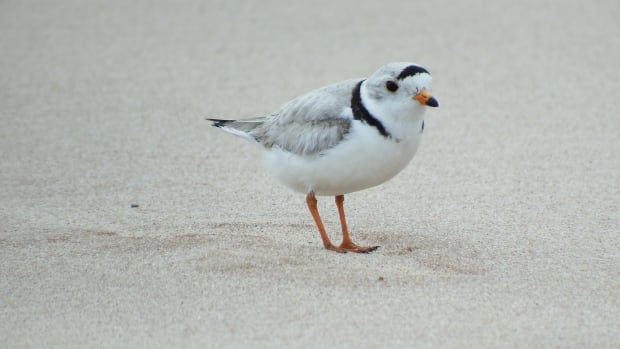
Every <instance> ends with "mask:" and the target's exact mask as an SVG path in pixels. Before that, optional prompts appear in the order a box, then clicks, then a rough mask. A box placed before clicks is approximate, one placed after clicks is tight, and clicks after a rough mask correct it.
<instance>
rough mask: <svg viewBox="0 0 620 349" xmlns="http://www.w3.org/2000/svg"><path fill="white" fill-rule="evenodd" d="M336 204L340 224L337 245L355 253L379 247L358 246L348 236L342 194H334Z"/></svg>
mask: <svg viewBox="0 0 620 349" xmlns="http://www.w3.org/2000/svg"><path fill="white" fill-rule="evenodd" d="M336 206H337V207H338V216H339V217H340V226H341V227H342V243H341V244H340V246H338V248H339V249H341V250H343V251H351V252H357V253H368V252H372V251H374V250H376V249H378V248H379V246H358V245H356V244H355V243H354V242H353V241H351V237H350V236H349V229H348V228H347V221H346V219H345V217H344V195H337V196H336Z"/></svg>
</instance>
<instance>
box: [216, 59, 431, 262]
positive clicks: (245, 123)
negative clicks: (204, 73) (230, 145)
mask: <svg viewBox="0 0 620 349" xmlns="http://www.w3.org/2000/svg"><path fill="white" fill-rule="evenodd" d="M430 90H431V75H430V73H429V72H428V71H427V70H426V69H424V68H423V67H422V66H420V65H418V64H415V63H390V64H387V65H384V66H383V67H381V68H379V70H377V71H376V72H375V73H373V74H372V75H371V76H370V77H369V78H368V79H353V80H346V81H342V82H338V83H335V84H332V85H328V86H325V87H322V88H319V89H317V90H314V91H311V92H309V93H307V94H304V95H302V96H299V97H297V98H295V99H293V100H292V101H290V102H288V103H286V104H285V105H284V106H282V107H281V108H280V110H278V111H276V112H274V113H272V114H271V115H269V116H265V117H258V118H253V119H241V120H222V119H207V120H210V121H212V122H213V126H215V127H218V128H220V129H222V130H224V131H226V132H229V133H232V134H234V135H237V136H240V137H242V138H245V139H247V140H249V141H251V142H252V143H254V144H256V145H257V146H258V147H259V148H260V149H261V150H262V151H263V155H264V164H265V168H266V169H267V171H268V172H269V173H270V174H271V175H273V176H274V177H276V178H277V179H278V180H279V181H280V182H282V183H283V184H285V185H286V186H287V187H289V188H292V189H293V190H295V191H298V192H301V193H303V194H306V203H307V205H308V208H309V209H310V213H311V214H312V218H313V219H314V222H315V223H316V226H317V228H318V230H319V233H320V234H321V239H322V240H323V245H324V246H325V248H326V249H328V250H332V251H337V252H347V251H350V252H362V253H364V252H370V251H373V250H375V249H377V248H378V246H358V245H356V244H355V243H353V242H352V241H351V238H350V236H349V231H348V229H347V223H346V220H345V215H344V207H343V202H344V194H348V193H351V192H355V191H358V190H362V189H366V188H370V187H374V186H376V185H379V184H381V183H383V182H385V181H387V180H389V179H390V178H392V177H394V176H395V175H396V174H397V173H399V172H400V171H401V170H402V169H403V168H404V167H405V166H406V165H407V164H408V163H409V161H410V160H411V159H412V158H413V156H414V154H415V152H416V150H417V149H418V145H419V143H420V137H421V135H422V131H424V112H425V110H426V107H427V106H429V107H437V106H438V105H439V103H438V102H437V100H436V99H435V98H434V97H433V96H432V95H431V94H430ZM316 195H331V196H335V199H336V206H337V207H338V215H339V218H340V225H341V227H342V243H341V244H340V245H338V246H336V245H334V244H332V243H331V241H330V240H329V237H328V236H327V233H326V231H325V227H324V226H323V222H322V221H321V217H320V216H319V211H318V209H317V200H316Z"/></svg>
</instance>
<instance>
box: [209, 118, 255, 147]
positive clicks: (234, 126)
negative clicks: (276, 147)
mask: <svg viewBox="0 0 620 349" xmlns="http://www.w3.org/2000/svg"><path fill="white" fill-rule="evenodd" d="M264 119H265V118H255V119H245V120H226V119H211V118H207V120H208V121H211V122H212V124H211V126H214V127H217V128H219V129H222V130H223V131H226V132H228V133H231V134H234V135H235V136H239V137H241V138H245V139H247V140H250V141H254V142H256V141H258V137H257V135H255V134H254V133H255V132H253V131H254V130H255V129H256V127H258V126H260V125H261V124H262V123H263V121H264Z"/></svg>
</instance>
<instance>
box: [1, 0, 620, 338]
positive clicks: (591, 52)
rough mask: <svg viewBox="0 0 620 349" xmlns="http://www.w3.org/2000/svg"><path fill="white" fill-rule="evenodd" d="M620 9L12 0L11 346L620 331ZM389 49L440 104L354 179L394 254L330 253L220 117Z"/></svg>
mask: <svg viewBox="0 0 620 349" xmlns="http://www.w3.org/2000/svg"><path fill="white" fill-rule="evenodd" d="M619 14H620V6H619V5H618V3H617V2H616V1H596V2H592V3H588V4H585V5H584V4H583V3H582V2H580V1H562V2H559V1H557V2H552V1H550V2H544V1H543V2H541V1H533V0H528V1H519V2H514V1H468V2H462V3H456V2H452V1H433V2H420V1H386V2H374V3H372V4H361V3H360V2H358V1H351V0H349V1H318V2H312V3H308V4H291V3H290V2H287V1H262V2H259V1H256V2H251V3H245V4H243V3H237V2H233V1H208V2H198V1H182V2H165V1H134V2H122V1H112V2H110V1H64V0H63V1H53V2H41V1H3V2H1V3H0V47H1V52H2V53H1V54H0V151H1V161H0V184H1V188H2V190H1V193H0V347H3V348H43V347H49V348H89V347H90V348H92V347H101V348H119V347H142V348H192V347H194V348H243V347H247V348H294V347H303V348H314V347H316V348H382V347H383V348H405V347H418V348H498V347H501V348H543V347H544V348H549V347H558V348H612V347H617V345H618V343H620V292H619V291H618V290H619V289H620V267H619V266H620V238H619V232H620V178H619V177H620V175H619V173H620V136H619V133H618V130H619V129H620V117H619V115H620V107H619V103H618V98H619V96H620V69H618V62H620V41H619V40H618V33H620V24H619V23H620V22H618V20H617V19H618V15H619ZM392 61H415V62H418V63H420V64H423V65H424V66H425V67H427V68H428V69H429V70H430V71H431V72H432V73H433V76H434V94H435V96H436V97H437V98H438V100H439V102H440V103H441V106H440V108H437V109H433V110H429V112H428V113H427V118H426V129H425V134H424V138H423V140H422V145H421V147H420V149H419V151H418V154H417V155H416V157H415V159H414V160H413V162H412V163H411V164H410V165H409V166H408V167H407V168H406V169H405V170H404V171H403V172H402V173H401V174H399V175H398V176H397V177H396V178H394V179H393V180H391V181H390V182H388V183H386V184H384V185H382V186H379V187H376V188H373V189H369V190H366V191H362V192H359V193H353V194H350V195H347V197H346V202H345V206H346V210H347V217H348V220H349V225H350V228H351V231H352V236H353V238H354V239H355V240H356V241H357V242H359V243H362V244H379V245H381V248H380V249H379V250H377V251H375V252H374V253H372V254H368V255H357V254H351V253H349V254H336V253H332V252H328V251H326V250H324V249H323V248H322V246H321V243H320V239H319V236H318V233H317V231H316V228H315V227H314V225H313V222H312V219H311V217H310V215H309V213H308V211H307V208H306V207H305V202H304V198H303V195H299V194H296V193H293V192H291V191H290V190H288V189H287V188H285V187H282V186H281V185H280V184H278V183H277V182H275V181H274V180H272V179H271V178H269V177H267V175H266V174H265V173H264V172H263V171H262V169H261V161H260V157H259V152H258V151H257V149H255V148H254V147H253V146H252V145H251V144H249V143H246V142H244V141H243V140H241V139H239V138H235V137H231V136H230V135H227V134H224V133H222V132H218V130H216V129H214V128H212V127H210V126H209V124H208V123H207V122H206V121H204V118H205V117H207V116H209V117H230V118H239V117H251V116H258V115H264V114H267V113H269V112H271V111H273V110H275V109H277V108H278V107H279V106H280V105H281V104H283V103H284V102H286V101H288V100H289V99H291V98H293V97H295V96H297V95H299V94H301V93H304V92H306V91H308V90H310V89H313V88H316V87H320V86H322V85H325V84H328V83H331V82H335V81H339V80H344V79H347V78H355V77H364V76H366V75H368V74H370V73H372V72H373V71H374V70H375V69H376V68H378V67H379V66H381V65H383V64H384V63H387V62H392ZM319 200H320V202H319V204H320V210H321V213H322V214H323V216H324V220H325V224H326V226H327V229H328V231H329V232H330V234H331V235H332V238H333V239H334V240H339V238H340V233H339V225H338V218H337V215H336V209H335V206H334V203H333V199H332V198H329V197H323V198H320V199H319ZM132 206H133V207H132Z"/></svg>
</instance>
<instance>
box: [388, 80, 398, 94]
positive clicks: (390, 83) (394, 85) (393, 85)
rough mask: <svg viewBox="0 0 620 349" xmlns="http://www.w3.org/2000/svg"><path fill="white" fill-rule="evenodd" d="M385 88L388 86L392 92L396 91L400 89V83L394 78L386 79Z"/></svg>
mask: <svg viewBox="0 0 620 349" xmlns="http://www.w3.org/2000/svg"><path fill="white" fill-rule="evenodd" d="M385 88H387V89H388V91H390V92H396V90H398V84H397V83H395V82H394V81H392V80H390V81H386V82H385Z"/></svg>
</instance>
